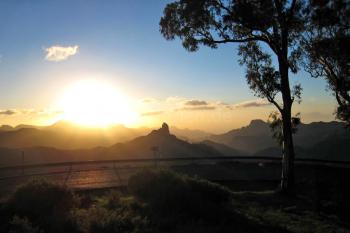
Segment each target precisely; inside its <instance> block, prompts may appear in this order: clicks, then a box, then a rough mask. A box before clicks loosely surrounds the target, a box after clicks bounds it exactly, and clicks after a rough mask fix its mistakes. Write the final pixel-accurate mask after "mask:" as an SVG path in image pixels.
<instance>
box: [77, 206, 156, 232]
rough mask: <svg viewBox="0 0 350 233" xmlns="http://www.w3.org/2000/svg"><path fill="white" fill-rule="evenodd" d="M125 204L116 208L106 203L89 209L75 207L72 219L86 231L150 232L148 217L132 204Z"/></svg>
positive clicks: (80, 228)
mask: <svg viewBox="0 0 350 233" xmlns="http://www.w3.org/2000/svg"><path fill="white" fill-rule="evenodd" d="M100 204H102V203H100ZM123 205H124V204H123V203H121V205H120V206H119V208H115V209H109V208H108V206H107V207H106V206H104V204H102V206H101V205H96V206H92V207H91V208H89V209H75V210H73V211H72V213H71V219H72V220H73V221H75V222H76V225H77V226H78V228H79V230H80V231H81V232H86V233H109V232H120V233H123V232H124V233H129V232H134V233H141V232H149V230H148V229H149V228H148V221H147V219H146V218H144V217H143V216H141V215H140V214H139V213H138V212H137V211H133V209H132V208H129V207H130V206H123Z"/></svg>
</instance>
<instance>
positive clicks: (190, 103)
mask: <svg viewBox="0 0 350 233" xmlns="http://www.w3.org/2000/svg"><path fill="white" fill-rule="evenodd" d="M185 105H188V106H205V105H208V102H207V101H204V100H189V101H187V102H185Z"/></svg>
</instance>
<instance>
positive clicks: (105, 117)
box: [59, 79, 138, 127]
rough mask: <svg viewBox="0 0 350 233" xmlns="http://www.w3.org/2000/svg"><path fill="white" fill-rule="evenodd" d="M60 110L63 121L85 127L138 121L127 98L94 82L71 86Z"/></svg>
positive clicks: (81, 81)
mask: <svg viewBox="0 0 350 233" xmlns="http://www.w3.org/2000/svg"><path fill="white" fill-rule="evenodd" d="M59 106H60V108H62V109H63V115H62V119H63V120H67V121H70V122H73V123H75V124H78V125H83V126H91V127H106V126H109V125H112V124H125V125H132V124H134V123H135V122H136V120H137V118H138V115H137V113H136V112H134V111H132V110H131V106H130V103H128V100H127V98H126V97H125V96H123V95H122V94H121V93H120V92H119V91H118V90H117V89H116V88H115V87H113V86H112V85H111V84H108V83H104V82H101V81H98V80H93V79H87V80H80V81H78V82H75V83H73V84H72V85H70V86H69V87H68V88H67V89H66V90H65V91H64V93H63V94H62V96H61V98H60V100H59Z"/></svg>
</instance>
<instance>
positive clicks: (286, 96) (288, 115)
mask: <svg viewBox="0 0 350 233" xmlns="http://www.w3.org/2000/svg"><path fill="white" fill-rule="evenodd" d="M286 61H287V51H284V53H283V55H282V56H280V57H279V70H280V75H281V92H282V100H283V110H282V112H281V114H282V130H283V159H282V178H281V192H282V193H284V194H288V195H293V194H294V191H295V189H294V188H295V187H294V185H295V184H294V157H295V152H294V143H293V132H292V104H293V101H292V98H291V91H290V86H289V77H288V63H287V62H286Z"/></svg>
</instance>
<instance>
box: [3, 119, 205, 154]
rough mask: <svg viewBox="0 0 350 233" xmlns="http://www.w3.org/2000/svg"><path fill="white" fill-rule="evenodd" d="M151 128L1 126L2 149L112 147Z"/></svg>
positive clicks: (191, 136) (195, 134) (188, 135)
mask: <svg viewBox="0 0 350 233" xmlns="http://www.w3.org/2000/svg"><path fill="white" fill-rule="evenodd" d="M150 130H151V129H149V128H146V127H142V128H127V127H125V126H123V125H113V126H110V127H108V128H102V129H101V128H84V127H79V126H77V125H75V124H72V123H69V122H65V121H58V122H56V123H55V124H53V125H50V126H31V125H18V126H16V127H11V126H8V125H3V126H1V127H0V147H9V148H22V147H36V146H44V147H45V146H46V147H55V148H59V149H88V148H93V147H97V146H111V145H113V144H115V143H117V142H126V141H129V140H131V139H134V138H136V137H139V136H143V135H146V134H147V133H148V132H149V131H150ZM172 131H174V132H175V133H174V134H175V135H176V136H178V137H179V138H181V139H185V140H187V141H191V142H194V141H200V140H202V139H203V138H205V137H208V136H209V135H210V134H209V133H206V132H204V131H200V130H190V129H184V130H183V129H179V128H175V127H174V128H173V129H172Z"/></svg>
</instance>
